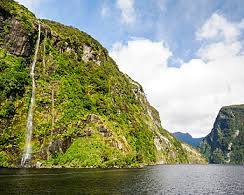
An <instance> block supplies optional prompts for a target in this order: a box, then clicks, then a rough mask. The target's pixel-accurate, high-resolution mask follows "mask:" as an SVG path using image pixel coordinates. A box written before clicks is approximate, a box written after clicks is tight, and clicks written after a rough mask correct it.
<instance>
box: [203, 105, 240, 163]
mask: <svg viewBox="0 0 244 195" xmlns="http://www.w3.org/2000/svg"><path fill="white" fill-rule="evenodd" d="M201 151H202V153H203V154H204V155H205V156H206V157H207V158H208V159H209V162H210V163H232V164H243V163H244V105H233V106H226V107H223V108H221V109H220V111H219V114H218V116H217V118H216V120H215V122H214V126H213V129H212V131H211V132H210V134H209V135H207V136H206V137H205V138H204V139H203V142H202V143H201Z"/></svg>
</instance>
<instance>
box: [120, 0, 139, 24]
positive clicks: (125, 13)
mask: <svg viewBox="0 0 244 195" xmlns="http://www.w3.org/2000/svg"><path fill="white" fill-rule="evenodd" d="M117 5H118V8H119V9H120V10H121V20H122V22H123V23H125V24H133V23H134V22H135V20H136V14H135V9H134V0H117Z"/></svg>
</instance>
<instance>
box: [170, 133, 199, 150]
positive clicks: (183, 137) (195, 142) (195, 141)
mask: <svg viewBox="0 0 244 195" xmlns="http://www.w3.org/2000/svg"><path fill="white" fill-rule="evenodd" d="M173 135H174V136H175V137H176V138H178V139H179V140H180V141H183V142H185V143H187V144H189V145H191V146H193V147H195V148H197V147H199V145H200V143H201V141H202V140H203V138H202V137H200V138H194V137H192V136H191V135H190V134H189V133H182V132H175V133H173Z"/></svg>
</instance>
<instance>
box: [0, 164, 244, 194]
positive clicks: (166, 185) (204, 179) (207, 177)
mask: <svg viewBox="0 0 244 195" xmlns="http://www.w3.org/2000/svg"><path fill="white" fill-rule="evenodd" d="M0 194H244V166H231V165H225V166H223V165H158V166H151V167H146V168H143V169H0Z"/></svg>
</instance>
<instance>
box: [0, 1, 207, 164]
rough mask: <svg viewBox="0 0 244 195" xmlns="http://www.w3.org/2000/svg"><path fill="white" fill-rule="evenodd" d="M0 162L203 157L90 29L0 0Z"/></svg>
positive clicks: (113, 161)
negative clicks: (165, 122) (176, 133)
mask: <svg viewBox="0 0 244 195" xmlns="http://www.w3.org/2000/svg"><path fill="white" fill-rule="evenodd" d="M0 89H1V90H0V104H1V107H0V134H1V137H0V166H2V167H19V166H25V167H130V166H143V165H149V164H156V163H165V164H167V163H204V162H205V159H204V158H202V157H201V155H199V153H197V151H194V150H191V148H190V147H189V146H187V145H182V144H181V143H180V142H179V141H177V140H176V139H175V138H174V137H173V136H172V135H171V134H170V133H168V132H167V131H166V130H164V129H163V128H162V127H161V122H160V118H159V115H158V112H157V111H156V110H155V109H154V108H153V107H152V106H150V104H149V103H148V101H147V99H146V97H145V94H144V92H143V89H142V87H141V86H140V84H138V83H137V82H135V81H133V80H132V79H130V78H129V77H128V76H127V75H125V74H123V73H122V72H120V71H119V69H118V67H117V65H116V64H115V62H114V61H113V60H112V59H111V58H110V57H109V55H108V51H107V50H106V49H105V48H103V47H102V45H101V44H100V43H98V42H97V41H96V40H94V39H93V38H92V37H91V36H89V35H88V34H86V33H85V32H81V31H79V30H78V29H76V28H73V27H68V26H65V25H62V24H59V23H57V22H53V21H48V20H39V19H37V18H36V17H35V16H34V15H33V14H32V13H31V12H30V11H28V10H27V9H26V8H25V7H23V6H21V5H19V4H18V3H16V2H14V1H11V0H2V1H1V2H0Z"/></svg>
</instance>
